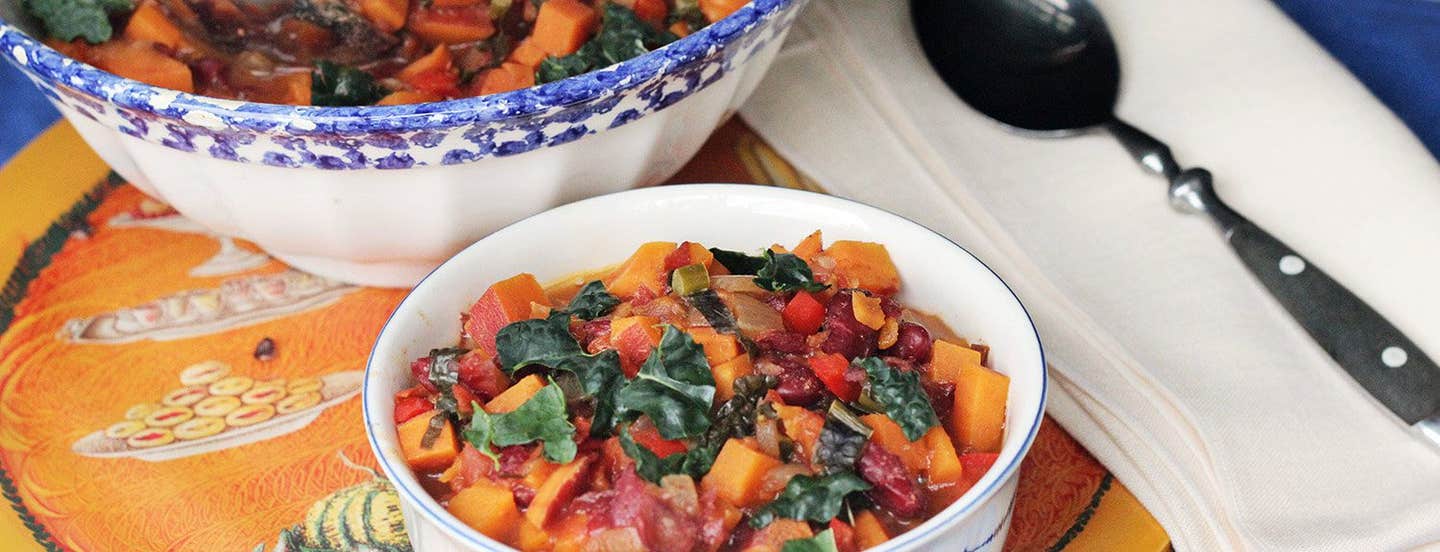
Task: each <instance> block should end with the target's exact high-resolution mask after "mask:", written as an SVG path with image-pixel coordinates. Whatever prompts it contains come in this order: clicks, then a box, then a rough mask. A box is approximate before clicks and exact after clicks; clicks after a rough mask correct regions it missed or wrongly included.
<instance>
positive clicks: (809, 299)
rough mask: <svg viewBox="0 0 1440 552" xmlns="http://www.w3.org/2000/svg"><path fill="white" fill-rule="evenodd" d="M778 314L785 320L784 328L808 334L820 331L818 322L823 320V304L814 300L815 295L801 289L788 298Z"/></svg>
mask: <svg viewBox="0 0 1440 552" xmlns="http://www.w3.org/2000/svg"><path fill="white" fill-rule="evenodd" d="M780 316H781V318H783V319H784V320H785V329H788V330H790V331H792V332H795V333H799V334H804V335H810V334H813V333H815V332H818V331H820V324H821V323H822V322H824V321H825V305H822V304H820V302H819V301H817V300H815V296H813V295H810V294H809V293H806V292H803V291H802V292H799V293H796V294H795V297H794V298H792V299H790V303H789V304H786V305H785V310H783V311H780Z"/></svg>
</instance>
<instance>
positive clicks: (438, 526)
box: [361, 184, 1047, 552]
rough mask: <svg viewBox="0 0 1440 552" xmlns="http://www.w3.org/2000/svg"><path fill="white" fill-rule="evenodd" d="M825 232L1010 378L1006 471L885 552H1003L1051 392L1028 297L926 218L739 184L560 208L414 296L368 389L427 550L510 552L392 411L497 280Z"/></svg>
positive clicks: (490, 242) (376, 428)
mask: <svg viewBox="0 0 1440 552" xmlns="http://www.w3.org/2000/svg"><path fill="white" fill-rule="evenodd" d="M816 228H819V229H821V230H823V231H824V236H825V240H826V241H827V242H830V241H833V240H839V239H857V240H868V241H877V242H881V243H884V244H885V246H886V248H887V249H889V251H890V255H891V257H892V258H893V259H894V260H895V264H896V266H897V267H898V268H899V270H900V276H901V279H902V285H901V287H902V290H901V293H900V297H899V298H900V300H901V301H903V302H905V303H907V304H910V305H914V306H915V307H917V308H920V309H923V310H926V311H929V312H933V313H936V315H937V316H939V317H940V318H941V319H943V320H944V321H945V322H946V324H948V325H949V326H950V327H951V328H952V329H954V330H955V331H956V332H958V333H959V334H961V335H964V336H967V337H970V338H972V339H975V340H977V341H979V342H982V343H987V344H989V345H990V346H991V353H990V359H991V364H992V366H993V367H994V368H995V369H997V370H999V371H1000V372H1003V373H1005V374H1007V375H1009V376H1010V380H1011V385H1010V396H1009V408H1008V411H1007V413H1006V416H1007V418H1006V426H1007V430H1006V434H1005V441H1004V446H1003V448H1002V449H1001V451H1000V456H999V459H998V460H997V461H996V463H995V466H994V468H992V469H991V470H990V471H989V472H988V473H986V474H985V476H984V477H982V478H981V479H980V481H979V482H978V483H977V484H976V485H975V487H974V488H972V489H970V491H969V492H967V493H965V495H964V496H962V497H961V498H960V499H959V500H957V501H956V502H955V503H954V504H952V505H950V507H948V508H946V509H945V510H943V511H942V512H940V513H939V514H938V515H936V516H934V517H932V518H931V519H929V520H927V521H926V522H925V523H923V524H921V525H919V526H918V527H916V528H914V529H912V530H910V531H909V532H907V533H904V534H902V535H900V536H898V537H896V538H894V539H891V540H890V541H889V542H887V543H886V544H885V545H884V546H881V547H879V548H877V549H876V550H882V551H899V550H922V549H923V550H966V551H971V552H977V551H982V550H995V551H998V550H1000V549H1001V547H1002V545H1003V544H1004V541H1005V536H1006V533H1007V531H1008V529H1009V525H1010V514H1011V512H1012V511H1013V508H1014V501H1015V485H1016V481H1017V478H1018V473H1019V469H1020V461H1021V460H1022V459H1023V458H1024V456H1025V454H1026V452H1027V451H1029V449H1030V445H1031V443H1032V442H1033V441H1034V439H1035V432H1036V431H1037V430H1038V429H1039V424H1040V420H1041V418H1042V414H1043V412H1044V407H1045V392H1046V386H1047V380H1046V373H1045V361H1044V354H1043V352H1042V351H1041V346H1040V340H1039V336H1038V334H1037V333H1036V331H1035V326H1034V324H1033V323H1032V322H1031V320H1030V317H1029V315H1028V314H1027V313H1026V312H1025V308H1024V306H1022V305H1021V304H1020V300H1019V299H1018V298H1016V296H1015V294H1014V293H1013V292H1011V291H1010V288H1009V287H1007V286H1006V285H1005V283H1004V282H1003V281H1001V280H1000V278H999V277H998V276H996V275H995V273H994V272H992V271H991V270H990V269H989V268H988V267H986V266H985V264H984V263H982V262H980V260H979V259H976V258H975V257H974V256H973V255H971V254H970V253H969V252H968V251H966V250H965V249H963V248H961V247H960V246H959V245H956V244H955V243H954V242H951V241H949V240H948V239H946V238H944V237H943V236H941V235H939V234H937V233H935V232H933V231H931V230H929V229H927V228H925V227H923V226H921V225H919V224H916V223H914V222H911V221H909V220H906V219H904V218H901V217H899V216H897V215H894V214H891V213H889V212H886V211H882V210H880V209H876V208H874V207H869V206H866V205H863V204H860V203H855V202H852V201H849V200H845V199H840V198H835V197H831V196H826V195H820V194H814V193H809V192H800V191H795V190H786V189H779V188H767V187H761V186H747V185H738V184H706V185H683V186H666V187H660V188H649V189H644V190H634V191H628V192H620V193H615V194H610V195H605V196H600V197H596V198H591V199H587V200H584V201H579V202H576V203H572V204H569V205H565V206H563V207H558V208H555V209H551V210H549V211H546V212H544V213H541V214H538V215H535V216H533V217H530V218H528V219H525V220H522V221H520V222H518V223H515V224H513V225H510V226H508V227H506V228H503V229H501V230H499V231H497V232H495V233H493V234H491V235H490V236H488V237H486V238H484V239H482V240H480V241H479V242H476V243H475V244H474V245H471V246H470V247H468V248H465V250H463V251H461V252H460V253H459V254H457V255H455V257H453V258H451V259H450V260H448V261H446V262H445V263H444V264H442V265H441V266H440V267H439V268H437V269H435V271H434V272H432V273H431V274H430V275H429V276H427V277H426V278H425V279H424V280H423V281H422V282H420V284H419V285H418V286H416V287H415V289H414V290H413V291H411V292H410V295H409V296H408V297H406V298H405V300H404V301H403V302H402V303H401V304H400V306H399V307H398V308H396V310H395V313H394V314H393V315H391V317H390V320H389V321H388V322H386V324H385V327H384V329H382V330H381V332H380V337H379V338H378V340H377V341H376V343H375V348H374V350H373V351H371V354H370V361H369V365H368V366H367V367H366V369H365V383H364V385H363V388H362V390H361V393H362V395H363V397H364V413H365V430H366V432H367V433H368V435H369V438H370V446H371V448H372V449H373V450H374V452H375V456H376V458H378V459H379V462H380V467H381V468H382V469H384V471H385V475H386V476H387V477H389V478H390V481H391V482H393V483H394V484H395V487H396V488H397V489H398V490H399V493H400V498H401V501H402V507H403V508H404V512H405V520H406V529H407V531H409V535H410V540H411V542H412V543H413V544H414V546H415V549H416V550H426V551H449V550H465V551H478V550H502V551H508V550H511V548H509V547H507V546H505V545H503V544H501V543H498V542H496V541H494V540H492V539H490V538H488V537H486V536H484V535H482V534H480V533H479V532H477V531H475V530H473V529H471V528H469V527H467V526H465V524H464V523H462V522H460V520H458V519H456V518H455V517H454V516H452V515H450V513H449V512H447V511H446V510H445V509H444V508H443V507H441V506H440V504H439V503H437V502H436V501H435V500H434V499H433V498H431V497H430V495H428V494H426V492H425V490H424V489H423V488H421V486H420V483H419V481H418V480H417V479H416V478H415V475H414V474H413V473H412V472H411V471H410V469H409V468H408V467H407V466H406V464H405V461H404V459H403V457H402V456H401V454H400V451H399V445H398V443H397V442H396V436H395V420H394V413H393V410H394V402H393V401H394V396H395V393H397V392H399V391H400V390H402V389H405V388H407V387H409V386H411V385H412V383H411V381H410V378H411V376H410V370H409V368H408V367H409V364H410V360H411V359H413V358H414V357H417V356H419V355H422V354H425V352H427V351H429V350H430V349H433V348H438V347H447V346H453V345H454V342H455V336H457V335H459V333H460V322H459V313H460V312H461V311H462V310H464V309H465V308H468V307H469V306H470V304H471V303H473V302H474V301H475V300H476V299H477V298H478V297H479V296H480V294H481V293H483V292H484V291H485V288H486V287H488V286H489V284H490V283H491V282H495V281H498V280H501V279H504V278H508V277H510V276H513V275H515V274H517V273H520V272H530V273H532V274H535V276H536V277H537V278H539V279H540V281H542V282H546V281H554V280H557V279H560V278H563V277H566V276H569V275H572V274H575V273H578V272H581V271H584V270H592V269H594V268H595V267H602V266H608V265H612V264H614V263H617V262H619V261H621V260H623V259H624V258H625V257H627V256H628V255H629V254H630V253H631V252H633V251H634V249H635V248H636V247H637V246H639V245H640V244H641V243H644V242H647V241H654V240H666V241H680V240H691V241H696V242H700V243H703V244H705V245H707V246H712V247H723V248H729V249H738V250H754V249H759V248H761V247H765V246H768V245H769V244H771V243H775V242H777V241H778V242H782V243H789V242H793V241H796V240H799V239H800V238H802V237H804V236H806V235H807V234H809V233H810V232H812V231H814V230H815V229H816Z"/></svg>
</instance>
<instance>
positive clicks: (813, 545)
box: [780, 529, 839, 552]
mask: <svg viewBox="0 0 1440 552" xmlns="http://www.w3.org/2000/svg"><path fill="white" fill-rule="evenodd" d="M838 551H839V548H838V547H837V546H836V545H835V532H834V531H832V530H830V529H826V530H824V531H821V532H820V533H819V534H817V535H815V536H813V537H810V538H808V539H790V540H788V541H785V546H784V547H782V548H780V552H838Z"/></svg>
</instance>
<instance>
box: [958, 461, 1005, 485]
mask: <svg viewBox="0 0 1440 552" xmlns="http://www.w3.org/2000/svg"><path fill="white" fill-rule="evenodd" d="M997 458H1000V455H999V454H998V453H994V452H967V453H965V454H961V455H960V469H961V472H960V473H961V475H960V488H961V489H969V488H970V487H974V486H975V483H977V482H979V481H980V478H981V477H983V476H984V475H985V472H988V471H990V466H993V465H995V460H996V459H997Z"/></svg>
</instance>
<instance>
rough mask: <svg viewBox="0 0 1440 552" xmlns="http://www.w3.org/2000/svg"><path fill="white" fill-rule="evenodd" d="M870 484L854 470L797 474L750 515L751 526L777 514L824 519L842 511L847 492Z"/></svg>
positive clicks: (831, 517)
mask: <svg viewBox="0 0 1440 552" xmlns="http://www.w3.org/2000/svg"><path fill="white" fill-rule="evenodd" d="M869 488H870V484H869V483H866V482H865V480H863V479H860V476H858V475H855V473H854V472H839V473H832V474H829V475H822V476H810V475H797V476H795V477H792V478H790V481H789V482H788V483H786V484H785V490H784V491H781V492H780V496H777V497H775V500H774V501H773V502H771V503H769V504H766V505H765V506H764V507H762V508H760V509H759V510H757V511H756V512H755V514H754V515H753V516H752V517H751V518H750V526H751V527H754V528H756V529H759V528H761V527H764V526H766V525H769V524H770V522H772V521H775V519H776V518H790V519H799V520H809V521H814V522H819V523H825V522H828V521H830V520H831V519H834V518H835V516H838V515H840V508H842V507H844V505H845V497H846V496H849V494H850V493H853V492H857V491H864V490H867V489H869Z"/></svg>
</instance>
